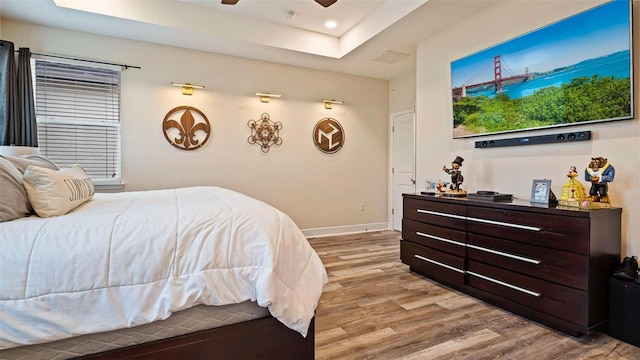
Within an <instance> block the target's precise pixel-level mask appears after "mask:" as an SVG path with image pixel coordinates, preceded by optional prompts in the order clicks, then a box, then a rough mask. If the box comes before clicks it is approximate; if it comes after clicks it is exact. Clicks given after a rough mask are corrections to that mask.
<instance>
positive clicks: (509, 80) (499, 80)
mask: <svg viewBox="0 0 640 360" xmlns="http://www.w3.org/2000/svg"><path fill="white" fill-rule="evenodd" d="M502 63H504V64H505V70H507V71H508V72H509V73H511V74H513V71H512V70H511V69H510V68H509V65H508V64H507V63H506V62H505V61H504V59H503V58H502V55H496V56H494V57H493V80H491V81H485V82H480V83H475V84H469V83H470V82H472V81H474V80H475V79H476V78H478V76H480V75H481V74H482V73H483V72H484V71H485V70H486V69H487V68H488V66H487V67H485V68H483V69H482V70H480V71H478V73H476V74H475V75H474V76H472V77H471V79H469V80H467V81H466V82H465V83H464V84H462V86H459V87H454V88H453V89H451V95H452V96H453V101H454V102H455V101H458V100H460V99H461V98H463V97H466V96H467V90H469V89H474V88H478V87H487V86H493V87H494V92H495V93H496V94H499V93H501V92H502V88H503V87H504V86H508V85H512V84H517V83H521V82H525V81H527V80H530V79H531V75H530V74H529V67H526V68H525V69H524V74H521V75H509V74H506V75H507V77H503V76H502V73H503V71H502V70H503V67H502Z"/></svg>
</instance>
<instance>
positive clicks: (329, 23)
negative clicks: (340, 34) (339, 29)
mask: <svg viewBox="0 0 640 360" xmlns="http://www.w3.org/2000/svg"><path fill="white" fill-rule="evenodd" d="M336 26H338V23H337V22H336V21H335V20H327V21H325V23H324V27H326V28H329V29H335V27H336Z"/></svg>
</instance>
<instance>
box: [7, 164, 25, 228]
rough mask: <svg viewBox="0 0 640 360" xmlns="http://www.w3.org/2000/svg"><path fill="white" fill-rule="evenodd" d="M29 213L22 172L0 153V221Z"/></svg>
mask: <svg viewBox="0 0 640 360" xmlns="http://www.w3.org/2000/svg"><path fill="white" fill-rule="evenodd" d="M27 215H29V200H28V199H27V193H26V192H25V190H24V187H23V186H22V173H21V172H20V170H18V169H17V168H16V167H15V166H14V165H13V164H12V163H11V161H9V160H7V159H6V158H4V157H3V156H1V155H0V222H3V221H10V220H14V219H17V218H21V217H25V216H27Z"/></svg>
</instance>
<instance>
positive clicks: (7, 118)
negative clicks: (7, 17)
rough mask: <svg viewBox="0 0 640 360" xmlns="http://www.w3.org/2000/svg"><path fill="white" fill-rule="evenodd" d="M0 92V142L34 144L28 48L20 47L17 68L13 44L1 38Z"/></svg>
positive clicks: (36, 128)
mask: <svg viewBox="0 0 640 360" xmlns="http://www.w3.org/2000/svg"><path fill="white" fill-rule="evenodd" d="M0 95H1V96H2V100H1V102H0V145H5V146H6V145H16V146H32V147H37V146H38V127H37V125H36V111H35V104H34V101H33V83H32V82H31V52H30V51H29V48H20V50H19V52H18V66H17V69H16V60H15V51H14V50H13V43H12V42H10V41H4V40H0Z"/></svg>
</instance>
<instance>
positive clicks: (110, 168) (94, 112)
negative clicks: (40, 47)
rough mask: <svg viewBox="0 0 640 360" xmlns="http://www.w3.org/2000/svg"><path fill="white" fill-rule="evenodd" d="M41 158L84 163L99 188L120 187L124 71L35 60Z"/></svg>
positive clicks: (86, 64)
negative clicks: (122, 79) (121, 89)
mask: <svg viewBox="0 0 640 360" xmlns="http://www.w3.org/2000/svg"><path fill="white" fill-rule="evenodd" d="M31 64H32V74H34V75H33V79H34V80H33V81H34V92H35V105H36V120H37V123H38V143H39V147H40V154H41V155H43V156H45V157H47V158H49V159H51V160H52V161H54V162H56V163H57V164H58V165H59V166H60V167H70V166H72V165H74V164H79V165H81V166H82V167H83V168H84V169H85V170H86V171H87V173H88V174H89V176H91V179H92V180H93V181H94V183H95V184H96V186H97V187H100V185H109V184H120V183H121V180H122V179H121V174H120V68H119V67H115V66H108V65H106V66H103V65H101V64H94V63H90V62H86V63H85V62H79V61H66V60H62V61H61V60H57V59H55V60H54V59H49V58H48V57H37V58H36V57H34V58H33V59H32V60H31Z"/></svg>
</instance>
